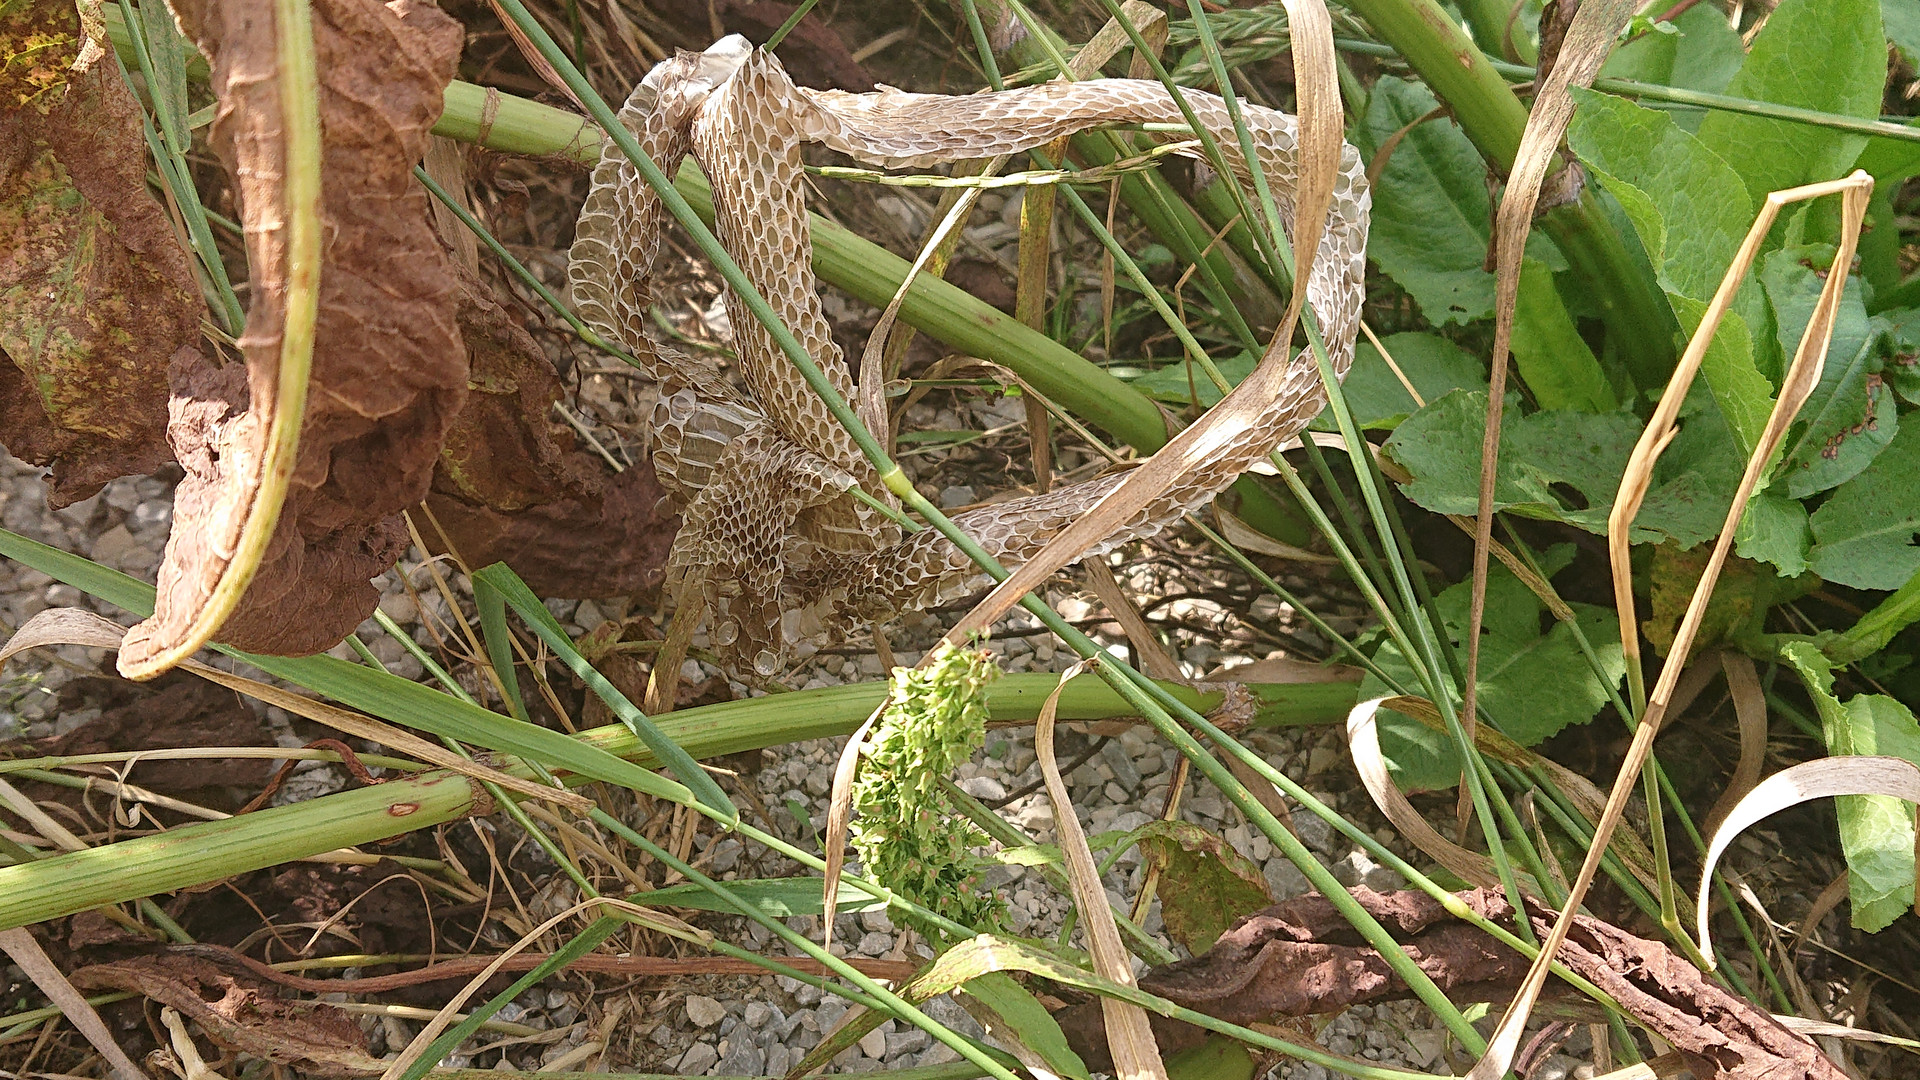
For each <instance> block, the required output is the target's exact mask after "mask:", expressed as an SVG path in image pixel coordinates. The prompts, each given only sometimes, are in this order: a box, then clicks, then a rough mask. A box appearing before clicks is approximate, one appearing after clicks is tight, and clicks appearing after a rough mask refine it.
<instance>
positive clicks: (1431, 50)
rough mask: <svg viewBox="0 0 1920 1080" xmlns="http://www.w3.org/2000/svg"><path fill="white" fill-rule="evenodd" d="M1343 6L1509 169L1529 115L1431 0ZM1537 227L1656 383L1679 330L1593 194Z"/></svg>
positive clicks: (1359, 0) (1641, 375)
mask: <svg viewBox="0 0 1920 1080" xmlns="http://www.w3.org/2000/svg"><path fill="white" fill-rule="evenodd" d="M1348 6H1349V7H1350V8H1352V10H1353V12H1354V13H1355V14H1357V15H1359V16H1361V17H1362V18H1364V19H1366V20H1367V23H1368V24H1369V25H1371V26H1372V27H1373V29H1374V31H1375V32H1376V33H1378V34H1379V35H1380V37H1381V38H1382V39H1384V40H1385V41H1386V42H1387V44H1389V45H1391V46H1393V48H1394V49H1395V50H1396V51H1397V52H1399V53H1400V55H1401V56H1404V57H1406V59H1407V62H1408V63H1409V64H1411V65H1412V66H1413V69H1414V71H1416V72H1418V73H1419V75H1420V77H1421V78H1422V79H1424V80H1426V83H1427V85H1428V87H1430V88H1431V89H1432V90H1433V92H1434V94H1435V96H1437V97H1439V98H1440V99H1441V100H1442V101H1444V102H1446V103H1447V106H1448V107H1449V108H1450V109H1451V110H1452V111H1453V115H1454V118H1455V119H1457V120H1458V121H1459V122H1460V127H1461V129H1462V130H1464V131H1465V132H1466V133H1467V138H1469V139H1471V140H1473V144H1474V146H1475V147H1477V148H1478V149H1479V150H1480V156H1481V157H1484V158H1486V160H1487V162H1488V164H1490V165H1492V166H1493V167H1494V168H1495V169H1496V170H1498V171H1499V172H1501V173H1503V174H1504V173H1506V172H1507V171H1508V170H1509V169H1511V168H1512V167H1513V159H1514V155H1515V154H1517V153H1519V151H1520V136H1521V135H1522V133H1524V132H1525V130H1526V126H1527V108H1526V106H1525V105H1522V104H1521V103H1520V99H1519V98H1518V97H1515V96H1514V93H1513V91H1512V90H1511V89H1510V88H1508V86H1507V81H1506V79H1505V78H1504V77H1502V76H1501V74H1500V72H1499V71H1498V70H1497V69H1496V68H1495V67H1494V66H1493V64H1492V62H1491V61H1489V60H1488V59H1487V57H1486V54H1484V53H1482V52H1481V51H1480V50H1479V49H1478V48H1476V47H1475V46H1474V43H1473V41H1472V39H1470V38H1468V37H1467V34H1466V31H1464V30H1462V29H1461V28H1460V27H1459V25H1458V24H1457V23H1455V22H1454V21H1453V19H1452V18H1451V17H1450V16H1448V15H1447V13H1446V11H1445V10H1444V9H1443V8H1441V6H1440V4H1439V3H1438V0H1352V2H1351V3H1350V4H1349V5H1348ZM1539 222H1540V227H1541V228H1542V229H1544V230H1546V232H1547V234H1548V235H1550V236H1552V237H1553V239H1554V242H1555V243H1556V244H1558V245H1559V246H1560V250H1561V251H1562V252H1563V253H1565V254H1566V256H1567V261H1568V262H1570V263H1572V264H1573V268H1574V270H1575V271H1576V272H1577V273H1579V274H1580V275H1581V278H1582V280H1583V281H1585V282H1586V283H1587V284H1588V287H1589V288H1590V289H1591V290H1592V293H1593V295H1594V297H1595V299H1597V300H1598V301H1599V303H1600V305H1601V312H1602V317H1603V319H1604V320H1605V322H1606V324H1607V330H1608V333H1609V334H1610V335H1611V336H1612V338H1613V340H1614V343H1615V345H1616V347H1617V348H1618V349H1619V350H1620V355H1621V356H1622V358H1624V359H1625V360H1626V363H1627V368H1628V370H1629V371H1630V372H1631V373H1632V375H1633V378H1634V381H1635V382H1636V383H1637V384H1638V385H1640V386H1642V387H1653V386H1658V385H1660V384H1661V383H1663V382H1664V381H1665V380H1666V377H1667V375H1668V374H1669V373H1671V372H1672V370H1673V364H1674V360H1675V357H1676V354H1675V352H1674V341H1675V338H1676V337H1677V335H1678V332H1679V325H1678V324H1677V323H1676V322H1675V321H1674V317H1673V312H1672V310H1671V309H1670V308H1669V307H1668V306H1667V302H1666V298H1665V296H1664V295H1662V294H1661V292H1660V290H1659V288H1658V286H1657V284H1656V283H1655V282H1654V281H1653V279H1652V276H1651V275H1650V274H1649V273H1647V272H1646V270H1645V268H1644V267H1643V266H1641V265H1639V264H1638V263H1637V262H1636V261H1635V260H1634V259H1633V258H1632V255H1631V253H1630V252H1629V251H1628V249H1627V246H1626V244H1625V242H1624V241H1623V240H1622V238H1621V236H1620V234H1619V231H1618V230H1616V229H1615V228H1614V227H1613V226H1612V225H1611V224H1610V223H1609V222H1608V221H1607V219H1606V217H1605V216H1604V215H1603V214H1602V212H1601V207H1600V202H1599V199H1598V197H1597V196H1596V195H1594V193H1593V191H1592V189H1591V188H1589V189H1587V190H1586V191H1584V192H1582V194H1581V196H1580V198H1579V200H1578V201H1577V202H1572V203H1568V204H1566V205H1563V206H1559V207H1555V208H1553V209H1551V210H1548V211H1546V212H1545V213H1543V214H1541V215H1540V219H1539Z"/></svg>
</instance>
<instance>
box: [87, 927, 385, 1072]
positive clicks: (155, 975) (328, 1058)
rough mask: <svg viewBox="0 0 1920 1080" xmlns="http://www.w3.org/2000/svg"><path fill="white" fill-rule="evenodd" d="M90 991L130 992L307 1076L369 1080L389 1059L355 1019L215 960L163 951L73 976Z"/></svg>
mask: <svg viewBox="0 0 1920 1080" xmlns="http://www.w3.org/2000/svg"><path fill="white" fill-rule="evenodd" d="M71 981H72V983H73V985H74V986H76V987H79V988H80V989H82V990H128V991H132V992H133V993H136V994H142V995H144V996H146V997H149V998H152V999H153V1000H154V1001H157V1002H159V1003H161V1004H162V1005H171V1006H173V1007H174V1008H175V1009H178V1010H179V1011H180V1013H181V1014H182V1015H184V1016H186V1017H187V1018H188V1019H189V1020H192V1021H193V1022H194V1023H195V1024H198V1025H199V1027H200V1030H201V1031H204V1032H206V1034H207V1037H208V1038H210V1039H212V1040H213V1041H214V1042H216V1043H218V1044H220V1045H221V1046H223V1047H226V1048H227V1049H229V1050H237V1051H240V1052H242V1053H248V1054H253V1055H255V1056H256V1057H263V1058H266V1059H267V1060H268V1061H273V1062H277V1063H279V1064H282V1065H291V1066H293V1067H294V1068H295V1069H296V1070H298V1072H299V1073H300V1074H301V1075H306V1076H369V1075H372V1074H375V1073H378V1072H380V1071H381V1069H382V1068H383V1067H384V1066H385V1062H383V1061H381V1060H380V1059H379V1058H376V1057H374V1056H372V1055H371V1054H369V1053H368V1052H367V1036H366V1033H365V1032H363V1031H361V1030H360V1025H359V1024H358V1023H357V1022H355V1021H354V1019H353V1017H351V1016H348V1015H347V1014H346V1013H344V1012H342V1011H340V1010H339V1009H337V1008H335V1007H333V1006H332V1005H327V1004H323V1003H321V1002H317V1001H293V1000H286V999H282V998H281V997H279V996H278V990H277V989H276V988H274V987H273V986H272V985H270V984H268V983H267V982H266V981H265V980H251V979H242V978H241V977H238V976H236V975H235V974H234V973H233V972H232V971H231V970H229V969H228V968H226V967H225V966H223V965H221V964H219V963H217V962H216V961H215V960H213V959H209V958H203V957H198V956H190V955H186V954H185V953H182V952H171V953H159V954H155V955H152V956H142V957H136V958H134V959H132V960H121V961H117V962H115V963H111V964H95V965H94V966H92V967H84V968H81V969H80V970H79V971H76V972H74V973H73V975H72V977H71Z"/></svg>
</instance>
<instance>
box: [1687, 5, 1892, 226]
mask: <svg viewBox="0 0 1920 1080" xmlns="http://www.w3.org/2000/svg"><path fill="white" fill-rule="evenodd" d="M1886 56H1887V48H1886V38H1885V37H1884V36H1883V32H1882V28H1881V23H1880V3H1879V0H1782V3H1781V4H1780V6H1779V7H1777V8H1775V9H1774V10H1773V14H1772V15H1770V16H1768V17H1767V23H1766V26H1765V27H1763V28H1762V29H1761V31H1760V34H1759V36H1757V37H1756V38H1754V41H1753V48H1752V50H1751V51H1749V52H1748V54H1747V59H1746V62H1745V63H1743V64H1741V66H1740V71H1739V73H1738V74H1736V75H1735V76H1734V77H1733V81H1732V82H1730V83H1728V84H1727V93H1729V94H1731V95H1733V96H1735V97H1744V98H1752V99H1754V100H1756V101H1767V102H1772V103H1774V104H1776V105H1797V106H1800V107H1801V108H1806V109H1817V110H1819V111H1821V112H1831V113H1841V114H1843V115H1846V116H1858V117H1861V118H1862V119H1869V120H1870V119H1876V118H1877V117H1878V116H1879V113H1880V94H1881V90H1882V88H1883V87H1884V86H1885V85H1886V81H1887V64H1886ZM1700 141H1701V142H1703V143H1705V144H1706V145H1707V147H1708V148H1709V149H1711V150H1713V151H1714V152H1715V153H1717V154H1719V155H1720V156H1721V157H1723V158H1725V159H1726V160H1727V162H1728V163H1729V164H1731V165H1732V166H1733V168H1734V170H1735V171H1736V172H1738V173H1739V174H1740V177H1741V179H1742V180H1744V181H1746V185H1747V193H1748V194H1749V195H1751V196H1752V197H1753V199H1754V201H1755V202H1758V201H1759V200H1761V199H1764V198H1766V196H1767V193H1768V192H1772V191H1778V190H1780V189H1782V188H1790V187H1795V186H1797V185H1800V184H1810V183H1814V182H1816V181H1820V180H1833V179H1836V178H1838V177H1841V176H1845V175H1846V174H1847V171H1848V170H1849V169H1851V168H1852V167H1853V163H1854V160H1855V159H1856V158H1858V157H1859V156H1860V150H1861V148H1862V147H1864V146H1865V145H1866V137H1865V136H1863V135H1850V134H1847V133H1845V132H1840V131H1834V130H1832V129H1830V128H1823V127H1818V126H1815V125H1812V124H1796V123H1792V122H1789V121H1786V120H1770V119H1766V118H1763V117H1758V116H1747V115H1744V114H1741V113H1731V112H1712V113H1709V114H1708V115H1707V117H1706V118H1705V119H1704V120H1702V121H1701V122H1700Z"/></svg>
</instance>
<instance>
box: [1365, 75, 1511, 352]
mask: <svg viewBox="0 0 1920 1080" xmlns="http://www.w3.org/2000/svg"><path fill="white" fill-rule="evenodd" d="M1438 104H1439V103H1438V102H1437V101H1436V100H1435V99H1434V97H1433V95H1432V94H1431V93H1429V92H1428V91H1427V89H1426V88H1425V87H1424V86H1421V85H1420V84H1419V83H1415V82H1409V81H1407V80H1405V79H1398V78H1384V79H1381V80H1380V81H1379V82H1377V83H1375V84H1374V87H1373V94H1372V97H1371V98H1370V99H1369V101H1368V105H1367V115H1366V119H1365V120H1364V122H1363V124H1362V125H1361V129H1360V131H1359V132H1358V133H1357V139H1358V141H1359V142H1361V143H1362V144H1364V152H1365V153H1366V154H1368V155H1372V154H1374V153H1376V152H1377V151H1378V150H1379V149H1380V147H1381V146H1382V145H1383V144H1384V143H1385V142H1386V141H1387V140H1388V139H1389V138H1391V137H1392V136H1393V134H1394V133H1395V132H1397V131H1399V130H1400V129H1401V128H1402V127H1405V126H1406V125H1407V124H1410V123H1412V122H1414V121H1415V120H1418V119H1420V118H1421V117H1423V116H1425V115H1427V114H1428V113H1429V112H1431V111H1433V109H1434V108H1435V107H1436V106H1437V105H1438ZM1486 177H1487V168H1486V164H1485V162H1483V161H1482V160H1481V158H1480V154H1479V152H1478V151H1477V150H1475V149H1474V148H1473V143H1471V142H1470V141H1468V139H1467V136H1466V134H1465V133H1464V132H1462V131H1461V130H1460V126H1459V125H1458V124H1456V123H1454V121H1453V119H1452V118H1451V117H1447V116H1439V117H1435V118H1434V119H1431V120H1428V121H1426V122H1425V123H1422V124H1420V125H1419V126H1418V127H1415V128H1414V129H1413V130H1411V131H1409V132H1408V133H1407V135H1406V137H1405V138H1403V139H1401V140H1400V143H1399V145H1398V146H1396V147H1395V148H1394V151H1393V156H1392V157H1390V158H1388V160H1387V165H1386V168H1385V169H1384V170H1382V171H1381V173H1380V180H1379V183H1378V184H1377V185H1375V187H1374V198H1373V227H1372V230H1371V232H1370V234H1369V236H1368V241H1367V255H1368V257H1369V258H1371V259H1372V260H1373V261H1374V263H1375V264H1377V265H1378V266H1379V267H1380V269H1381V270H1382V271H1383V272H1384V273H1385V274H1386V275H1387V276H1388V277H1390V278H1392V279H1393V280H1394V282H1395V283H1397V284H1398V285H1399V286H1400V287H1401V288H1403V289H1405V290H1406V291H1407V294H1408V295H1410V296H1412V297H1413V302H1414V303H1415V304H1416V305H1418V306H1419V308H1420V313H1421V314H1422V315H1425V316H1426V318H1427V321H1428V322H1431V323H1432V324H1433V325H1435V326H1445V325H1447V324H1449V323H1460V324H1463V325H1464V324H1466V323H1470V322H1474V321H1475V320H1478V319H1484V318H1486V317H1487V316H1489V315H1491V314H1492V313H1493V275H1492V274H1490V273H1488V272H1487V271H1486V270H1485V269H1484V266H1485V263H1486V259H1487V239H1488V237H1489V236H1491V235H1492V233H1493V219H1492V216H1491V215H1492V211H1491V203H1490V201H1489V200H1488V197H1487V179H1486Z"/></svg>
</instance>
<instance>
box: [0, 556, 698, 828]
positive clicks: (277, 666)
mask: <svg viewBox="0 0 1920 1080" xmlns="http://www.w3.org/2000/svg"><path fill="white" fill-rule="evenodd" d="M0 555H4V556H6V557H7V558H10V559H14V560H16V561H18V562H21V563H24V564H26V565H28V566H31V567H33V568H34V569H36V570H40V571H42V572H44V573H48V574H52V575H53V576H54V577H56V578H59V579H60V580H61V581H64V582H66V583H67V584H69V585H72V586H73V587H74V588H77V589H80V590H81V591H83V592H86V593H90V594H92V595H94V596H97V597H99V598H101V599H102V600H105V601H107V602H108V603H110V604H113V605H115V606H117V607H121V608H124V609H126V610H127V611H131V612H133V613H134V614H136V615H139V616H141V617H142V618H145V617H147V616H149V615H151V614H153V586H151V585H148V584H146V583H145V582H143V581H139V580H137V579H135V578H132V577H128V576H127V575H126V574H122V573H121V572H119V571H118V570H109V569H107V568H106V567H104V566H101V565H100V564H98V563H95V562H92V561H91V560H88V559H83V558H81V557H80V556H78V555H73V554H70V553H68V552H65V551H61V550H60V549H58V548H53V547H48V546H47V545H46V544H42V543H38V542H37V541H33V540H29V539H27V538H26V537H24V536H21V535H19V534H18V533H12V532H8V531H6V530H4V529H0ZM214 648H215V649H216V650H217V651H219V652H222V653H225V654H226V655H228V656H231V657H234V658H235V659H237V660H242V661H244V662H246V663H249V664H252V665H253V666H254V667H257V668H259V669H260V670H262V671H265V672H267V673H268V674H270V675H275V676H278V677H280V678H282V679H285V680H287V681H288V682H291V683H294V684H296V685H298V686H303V687H305V688H307V689H309V690H312V691H314V692H315V693H318V694H322V695H325V696H326V697H329V698H332V699H333V700H334V701H337V702H339V703H340V704H342V705H345V706H348V707H349V708H354V709H359V710H360V711H361V712H364V713H368V714H371V715H373V716H377V717H379V718H380V719H382V720H385V721H387V722H389V723H393V724H398V725H400V726H401V727H407V728H412V729H414V730H417V731H426V732H431V733H432V734H435V735H444V736H446V737H448V738H453V739H458V740H460V741H461V742H465V743H472V744H473V745H475V746H482V747H485V748H487V749H489V750H496V751H499V752H501V753H508V754H516V755H519V756H521V757H525V758H528V759H530V760H533V761H538V762H541V763H542V764H544V765H546V766H547V767H548V768H552V769H564V770H566V771H568V772H574V773H578V774H580V775H581V776H585V777H590V778H592V779H594V780H601V781H604V782H606V783H609V784H618V785H620V786H621V787H627V788H632V789H633V790H635V791H640V792H644V793H646V794H648V795H653V796H655V797H657V798H661V799H665V800H667V801H668V802H674V803H680V804H683V805H684V804H687V803H690V802H692V801H693V794H692V792H690V791H688V790H687V788H686V787H684V786H682V785H680V784H676V783H674V782H673V781H672V780H669V779H667V778H666V777H664V776H659V775H657V774H655V773H652V772H649V771H648V770H646V769H643V768H641V767H640V766H638V765H635V764H633V763H632V762H630V761H627V760H625V759H623V758H619V757H616V756H614V755H613V754H610V753H608V752H607V751H605V750H602V749H600V748H599V747H597V746H593V745H591V744H589V743H584V742H581V741H580V740H578V739H575V738H573V737H572V736H569V735H565V734H562V733H561V732H558V731H553V730H551V729H548V728H543V727H539V726H537V725H534V724H528V723H524V722H522V721H519V720H515V719H514V718H512V717H510V716H502V715H500V714H499V713H496V712H492V711H490V710H487V709H483V708H481V707H480V706H478V705H475V704H473V703H471V702H467V701H462V700H460V699H459V698H456V697H454V696H452V695H451V694H444V693H441V692H440V691H438V690H435V689H433V688H432V687H430V686H422V685H420V684H419V683H415V682H409V681H407V680H406V679H402V678H400V677H399V676H397V675H391V674H389V673H387V672H385V671H378V670H375V669H373V668H369V667H363V666H361V665H359V664H352V663H348V662H347V661H345V660H336V659H334V658H333V657H331V656H302V657H286V656H256V655H254V654H252V653H245V652H241V651H240V650H238V649H230V648H227V647H226V646H224V645H216V646H214Z"/></svg>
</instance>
